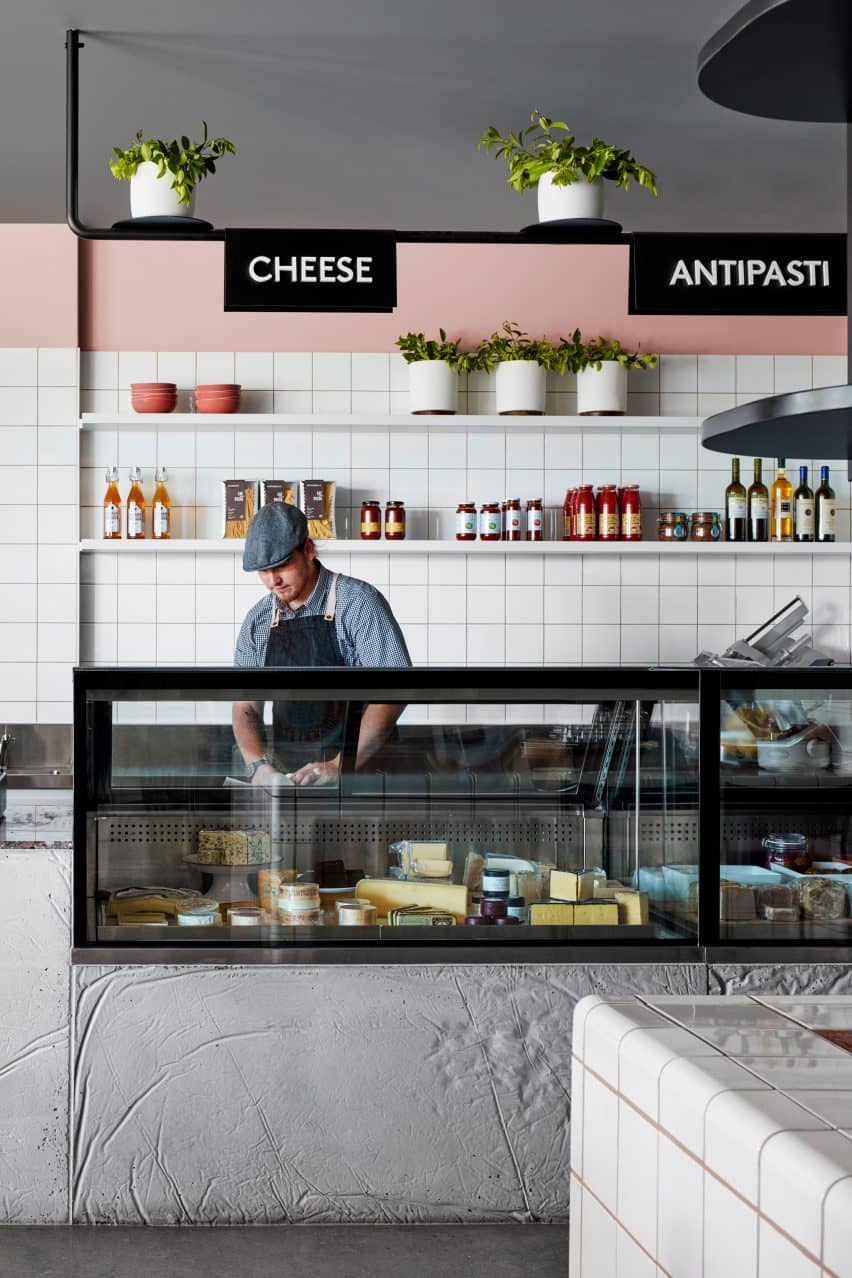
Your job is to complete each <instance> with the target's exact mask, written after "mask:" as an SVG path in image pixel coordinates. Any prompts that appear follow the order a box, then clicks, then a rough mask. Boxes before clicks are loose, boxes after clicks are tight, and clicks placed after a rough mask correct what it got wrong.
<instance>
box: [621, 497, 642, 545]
mask: <svg viewBox="0 0 852 1278" xmlns="http://www.w3.org/2000/svg"><path fill="white" fill-rule="evenodd" d="M621 540H622V541H641V540H642V505H641V501H640V498H639V485H638V484H628V485H627V487H626V488H625V489H624V491H623V492H622V495H621Z"/></svg>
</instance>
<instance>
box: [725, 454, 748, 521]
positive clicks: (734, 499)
mask: <svg viewBox="0 0 852 1278" xmlns="http://www.w3.org/2000/svg"><path fill="white" fill-rule="evenodd" d="M725 537H726V538H727V540H728V541H745V539H746V490H745V488H744V487H743V485H742V484H741V483H740V459H739V457H733V458H731V482H730V483H729V484H728V487H727V488H726V489H725Z"/></svg>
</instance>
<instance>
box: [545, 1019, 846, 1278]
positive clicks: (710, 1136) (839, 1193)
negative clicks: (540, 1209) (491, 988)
mask: <svg viewBox="0 0 852 1278" xmlns="http://www.w3.org/2000/svg"><path fill="white" fill-rule="evenodd" d="M850 1028H852V998H850V997H843V996H835V997H825V998H821V997H816V996H811V997H803V996H778V997H763V998H751V997H689V998H684V997H678V996H663V997H650V996H649V997H632V998H624V999H622V998H610V999H606V998H600V997H598V996H592V997H589V998H584V999H583V1000H582V1001H581V1002H580V1003H578V1005H577V1008H576V1012H575V1016H574V1030H573V1064H572V1088H571V1090H572V1101H573V1104H572V1110H573V1112H572V1123H571V1262H570V1275H571V1278H604V1275H607V1276H610V1278H658V1276H663V1275H664V1276H666V1278H822V1276H824V1278H832V1276H836V1278H848V1276H850V1275H852V1054H850V1053H849V1052H847V1051H846V1050H844V1049H843V1048H842V1047H839V1046H836V1045H835V1044H833V1043H832V1042H830V1041H828V1040H827V1039H826V1038H824V1037H822V1036H821V1033H819V1032H817V1031H825V1030H846V1029H850Z"/></svg>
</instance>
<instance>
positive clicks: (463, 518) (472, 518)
mask: <svg viewBox="0 0 852 1278" xmlns="http://www.w3.org/2000/svg"><path fill="white" fill-rule="evenodd" d="M456 534H457V535H458V536H462V537H475V536H476V515H475V514H474V513H473V511H472V510H459V511H457V512H456Z"/></svg>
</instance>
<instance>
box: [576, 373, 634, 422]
mask: <svg viewBox="0 0 852 1278" xmlns="http://www.w3.org/2000/svg"><path fill="white" fill-rule="evenodd" d="M626 411H627V369H626V368H625V367H624V365H623V364H618V363H616V361H615V360H606V361H605V362H604V363H603V364H601V367H600V371H598V369H596V368H594V367H592V366H590V367H589V368H582V369H580V372H579V373H578V374H577V412H578V413H579V414H580V416H581V417H583V416H596V415H597V416H600V417H617V416H623V414H624V413H626Z"/></svg>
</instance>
